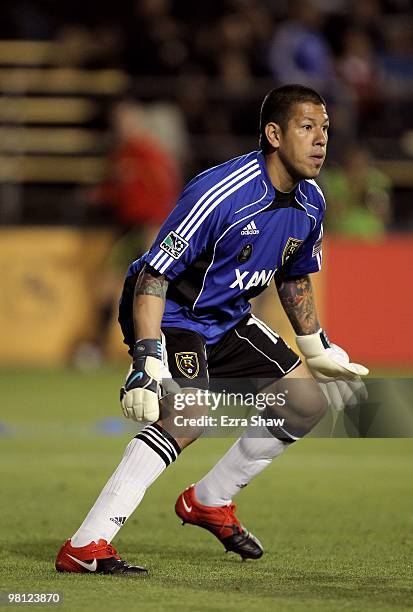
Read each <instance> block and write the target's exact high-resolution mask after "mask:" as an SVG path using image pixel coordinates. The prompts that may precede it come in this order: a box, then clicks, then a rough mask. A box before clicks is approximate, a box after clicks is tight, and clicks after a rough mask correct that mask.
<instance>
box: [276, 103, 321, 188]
mask: <svg viewBox="0 0 413 612" xmlns="http://www.w3.org/2000/svg"><path fill="white" fill-rule="evenodd" d="M328 125H329V123H328V115H327V112H326V109H325V106H324V105H323V104H314V103H313V102H300V103H297V104H295V105H294V106H293V108H292V112H291V117H290V119H289V121H288V124H287V127H286V128H284V130H281V131H280V136H279V148H278V154H279V157H280V160H281V161H282V162H283V164H284V166H285V167H286V168H287V170H288V172H289V174H290V175H291V176H292V177H293V178H295V179H304V178H307V179H309V178H315V177H316V176H318V174H319V173H320V170H321V167H322V165H323V163H324V159H325V156H326V149H327V140H328Z"/></svg>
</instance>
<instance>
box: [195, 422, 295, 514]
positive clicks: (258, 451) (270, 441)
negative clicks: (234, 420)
mask: <svg viewBox="0 0 413 612" xmlns="http://www.w3.org/2000/svg"><path fill="white" fill-rule="evenodd" d="M249 435H254V436H259V437H253V438H252V437H249ZM288 446H289V444H288V443H285V442H282V441H281V440H278V439H277V438H274V437H273V436H272V435H271V434H270V433H269V431H268V430H267V429H266V428H265V427H264V428H262V429H261V428H260V430H259V431H258V428H257V427H254V428H253V429H252V430H247V431H246V432H245V433H244V435H243V436H242V438H239V439H238V440H237V441H236V442H235V444H233V445H232V446H231V448H230V449H229V450H228V451H227V452H226V454H225V455H224V456H223V457H222V459H220V460H219V461H218V463H217V464H215V465H214V467H213V468H212V470H210V471H209V472H208V474H206V476H204V477H203V478H202V479H201V480H200V481H199V482H197V484H196V485H195V495H196V497H197V499H198V501H199V502H200V503H201V504H204V505H205V506H225V505H227V504H230V503H231V501H232V498H233V497H234V495H236V494H237V493H238V492H239V491H240V490H241V489H243V488H244V487H245V486H246V485H247V484H248V483H249V482H250V481H251V480H252V479H253V478H255V476H257V475H258V474H259V473H260V472H262V470H263V469H264V468H266V467H267V466H268V465H270V463H271V461H272V460H273V459H274V457H277V456H278V455H281V453H282V452H284V450H285V449H286V448H288Z"/></svg>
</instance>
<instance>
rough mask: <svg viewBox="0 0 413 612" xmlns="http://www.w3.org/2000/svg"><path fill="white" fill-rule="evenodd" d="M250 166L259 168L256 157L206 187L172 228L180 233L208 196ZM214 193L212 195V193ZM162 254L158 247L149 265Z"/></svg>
mask: <svg viewBox="0 0 413 612" xmlns="http://www.w3.org/2000/svg"><path fill="white" fill-rule="evenodd" d="M252 166H253V167H254V169H255V168H259V165H258V161H257V158H255V159H252V160H251V161H249V162H248V163H247V164H245V165H244V166H241V168H238V170H235V172H232V173H231V174H229V175H228V176H226V177H225V178H223V179H222V180H221V181H219V182H218V183H216V184H215V185H213V186H212V187H210V189H208V191H206V192H205V193H204V194H203V195H202V196H201V197H200V198H199V199H198V200H197V201H196V202H195V204H194V206H193V207H192V208H191V210H190V211H189V213H188V214H187V216H186V217H185V218H184V220H183V221H182V222H181V224H180V225H179V227H178V228H177V229H176V230H174V231H175V232H176V233H177V234H180V233H181V232H182V231H184V230H185V228H186V225H187V224H191V220H194V218H196V217H197V216H198V214H199V212H200V211H198V209H199V207H201V206H202V203H203V202H204V201H205V200H206V199H207V198H208V197H209V196H211V197H210V198H209V200H208V201H209V202H210V201H211V200H212V199H213V198H214V195H215V194H217V193H218V192H222V191H223V190H224V189H225V187H224V185H225V186H228V185H229V184H230V183H231V184H233V183H234V181H236V180H238V178H241V175H242V176H245V173H248V172H250V171H252ZM212 194H214V195H212ZM207 205H208V203H207V202H205V205H204V206H202V209H204V207H205V206H207ZM163 254H164V252H163V251H162V250H161V249H160V250H159V252H158V253H157V255H155V257H154V258H153V259H152V260H151V262H150V265H151V266H153V265H154V264H155V263H156V262H157V261H158V259H159V258H160V257H162V255H163Z"/></svg>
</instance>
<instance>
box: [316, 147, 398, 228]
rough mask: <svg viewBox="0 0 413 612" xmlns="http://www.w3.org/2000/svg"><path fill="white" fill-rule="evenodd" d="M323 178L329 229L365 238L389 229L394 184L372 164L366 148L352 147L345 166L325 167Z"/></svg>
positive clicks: (326, 220)
mask: <svg viewBox="0 0 413 612" xmlns="http://www.w3.org/2000/svg"><path fill="white" fill-rule="evenodd" d="M320 178H321V177H320ZM321 182H322V186H323V188H324V191H325V193H326V199H327V201H328V202H329V207H328V209H327V214H326V219H325V226H326V230H327V232H328V233H330V234H335V235H341V236H347V237H352V238H361V239H366V240H374V239H376V238H380V237H382V236H383V235H384V234H385V233H386V231H387V227H388V225H389V222H390V218H391V190H392V184H391V180H390V178H389V177H388V176H387V175H386V174H384V172H382V171H381V170H379V169H378V168H375V167H374V166H373V165H372V163H371V159H370V156H369V154H368V152H367V151H366V150H365V149H363V148H361V147H356V146H353V147H351V148H350V149H349V150H348V151H347V153H346V155H345V159H344V163H343V164H342V166H340V167H338V166H337V167H331V168H329V169H326V170H325V171H324V172H323V176H322V180H321Z"/></svg>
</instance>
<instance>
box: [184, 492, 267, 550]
mask: <svg viewBox="0 0 413 612" xmlns="http://www.w3.org/2000/svg"><path fill="white" fill-rule="evenodd" d="M235 510H236V507H235V504H229V505H228V506H219V507H217V508H216V507H214V506H204V505H203V504H200V503H199V501H198V500H197V499H196V497H195V485H191V486H190V487H188V488H187V489H186V490H185V491H184V492H183V493H182V494H181V495H180V496H179V497H178V499H177V500H176V504H175V512H176V514H177V515H178V516H179V518H181V519H182V521H183V522H182V524H183V525H185V523H190V524H191V525H198V527H203V528H204V529H207V530H208V531H210V532H211V533H212V534H214V536H215V537H217V538H218V540H219V541H220V542H222V544H223V545H224V547H225V549H226V550H227V552H228V551H232V552H235V553H238V554H239V555H241V557H242V559H259V558H260V557H262V555H263V553H264V549H263V547H262V545H261V542H260V541H259V540H258V539H257V538H256V537H255V536H253V535H252V533H249V532H248V531H247V530H246V529H245V527H243V526H242V525H241V523H240V522H239V520H238V519H237V517H236V516H235Z"/></svg>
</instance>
